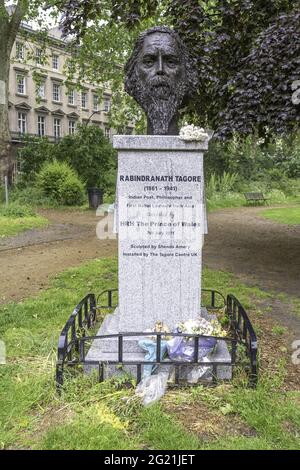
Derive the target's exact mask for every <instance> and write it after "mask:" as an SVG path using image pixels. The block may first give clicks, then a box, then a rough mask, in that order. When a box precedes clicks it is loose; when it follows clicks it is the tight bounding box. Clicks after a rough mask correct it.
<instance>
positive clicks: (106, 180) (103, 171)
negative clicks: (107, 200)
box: [53, 124, 117, 191]
mask: <svg viewBox="0 0 300 470" xmlns="http://www.w3.org/2000/svg"><path fill="white" fill-rule="evenodd" d="M53 156H54V157H55V158H56V159H57V160H61V161H64V162H67V163H68V164H69V165H70V166H72V168H74V170H76V172H77V173H78V175H79V176H80V178H81V180H82V181H83V182H84V183H85V185H86V187H87V188H88V187H99V188H101V189H104V190H107V191H111V190H114V189H115V188H114V185H115V181H114V177H113V175H115V171H116V163H117V159H116V152H115V150H114V149H113V147H112V145H111V143H110V141H109V140H108V139H107V138H106V137H105V136H104V134H103V131H102V129H100V128H99V127H97V126H87V125H85V124H82V125H79V126H78V128H77V131H76V133H75V134H74V135H67V136H65V137H63V138H62V140H61V141H60V142H59V143H58V144H57V145H56V146H55V147H54V151H53ZM111 178H113V181H111Z"/></svg>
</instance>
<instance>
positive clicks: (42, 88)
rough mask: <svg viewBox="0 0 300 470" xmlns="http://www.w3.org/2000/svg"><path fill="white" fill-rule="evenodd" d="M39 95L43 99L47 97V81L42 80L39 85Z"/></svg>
mask: <svg viewBox="0 0 300 470" xmlns="http://www.w3.org/2000/svg"><path fill="white" fill-rule="evenodd" d="M37 95H38V97H39V98H41V99H42V100H44V99H45V98H46V82H41V83H40V84H39V85H38V86H37Z"/></svg>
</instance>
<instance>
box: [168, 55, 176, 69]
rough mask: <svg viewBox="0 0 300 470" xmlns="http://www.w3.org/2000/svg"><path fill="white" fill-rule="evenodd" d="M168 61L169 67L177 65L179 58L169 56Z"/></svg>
mask: <svg viewBox="0 0 300 470" xmlns="http://www.w3.org/2000/svg"><path fill="white" fill-rule="evenodd" d="M167 63H168V66H169V67H176V65H177V60H176V59H175V58H173V57H169V59H168V60H167Z"/></svg>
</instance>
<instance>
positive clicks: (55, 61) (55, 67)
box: [52, 55, 59, 70]
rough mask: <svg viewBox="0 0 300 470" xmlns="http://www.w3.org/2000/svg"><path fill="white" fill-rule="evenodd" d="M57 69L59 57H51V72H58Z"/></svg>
mask: <svg viewBox="0 0 300 470" xmlns="http://www.w3.org/2000/svg"><path fill="white" fill-rule="evenodd" d="M58 67H59V57H58V55H53V56H52V68H53V70H58Z"/></svg>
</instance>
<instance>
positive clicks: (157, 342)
mask: <svg viewBox="0 0 300 470" xmlns="http://www.w3.org/2000/svg"><path fill="white" fill-rule="evenodd" d="M160 354H161V335H160V334H158V335H157V338H156V362H160V360H161V359H160Z"/></svg>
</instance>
